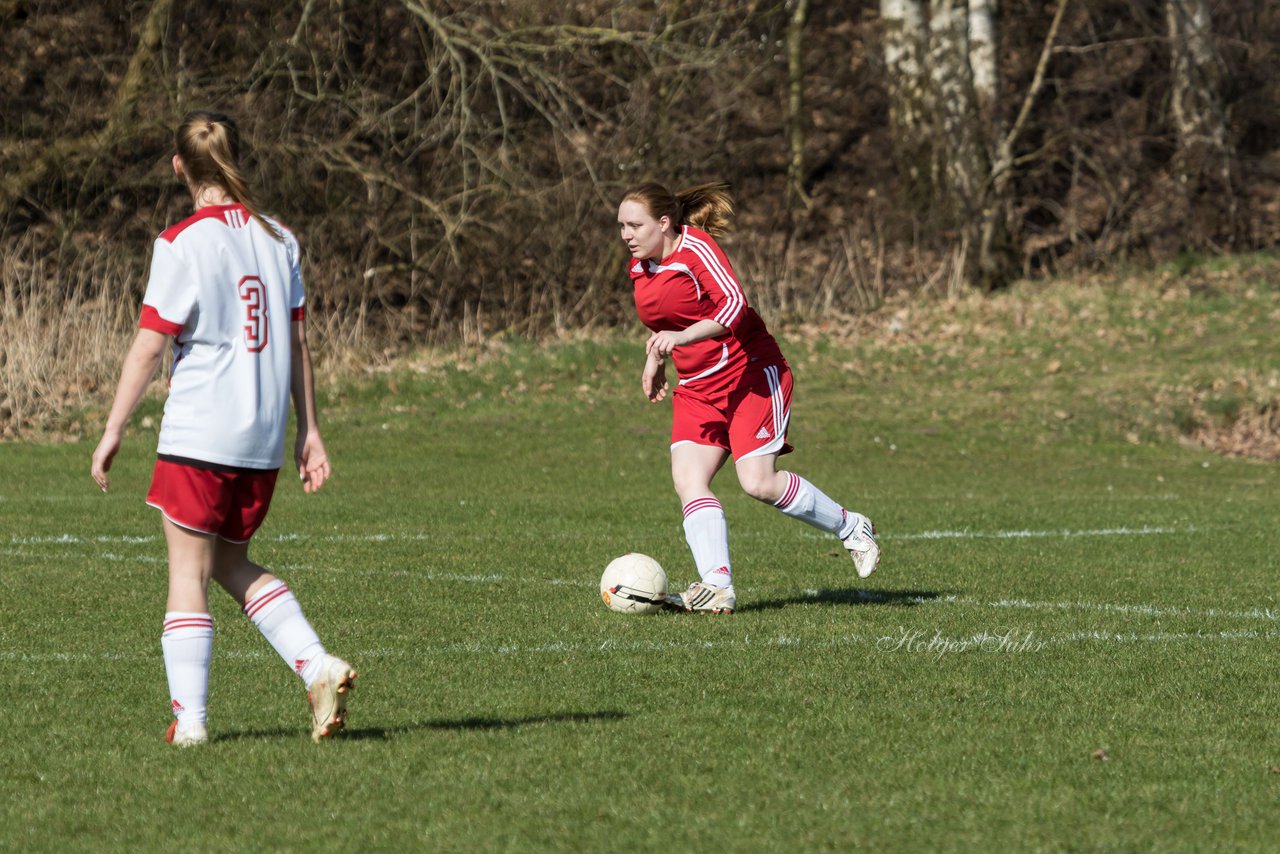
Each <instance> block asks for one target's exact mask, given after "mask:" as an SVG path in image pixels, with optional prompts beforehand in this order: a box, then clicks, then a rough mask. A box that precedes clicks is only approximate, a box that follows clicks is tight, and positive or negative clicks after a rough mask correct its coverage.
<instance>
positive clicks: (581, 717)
mask: <svg viewBox="0 0 1280 854" xmlns="http://www.w3.org/2000/svg"><path fill="white" fill-rule="evenodd" d="M625 717H627V713H626V712H620V711H616V710H613V709H606V710H604V711H599V712H559V713H557V714H549V715H528V716H526V717H522V718H482V717H471V718H457V719H454V720H435V721H415V722H413V723H408V724H402V725H400V726H390V727H349V728H347V730H346V731H345V732H343V734H342V735H341V736H339V738H338V740H340V741H365V740H372V741H381V740H385V739H387V738H389V737H390V736H393V735H398V734H401V733H409V732H418V731H421V730H426V729H446V730H499V729H518V728H520V727H524V726H533V725H536V724H566V723H567V724H585V723H591V722H592V721H620V720H622V719H623V718H625ZM299 735H302V736H305V735H306V733H305V732H301V731H299V730H298V729H296V728H295V729H268V730H245V731H244V732H229V733H224V734H221V735H215V736H213V740H214V741H239V740H242V739H255V738H260V739H268V738H298V737H299Z"/></svg>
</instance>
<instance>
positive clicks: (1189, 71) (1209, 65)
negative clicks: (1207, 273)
mask: <svg viewBox="0 0 1280 854" xmlns="http://www.w3.org/2000/svg"><path fill="white" fill-rule="evenodd" d="M1165 19H1166V21H1167V23H1168V32H1169V52H1170V59H1171V63H1172V69H1171V70H1172V75H1171V81H1170V83H1171V92H1170V98H1169V101H1170V107H1171V110H1172V112H1173V122H1174V126H1175V128H1176V130H1177V134H1178V153H1177V156H1176V157H1175V159H1174V168H1175V170H1176V173H1177V177H1178V180H1179V182H1180V183H1181V185H1182V188H1183V193H1184V196H1185V198H1186V200H1187V203H1188V206H1189V208H1190V209H1191V210H1192V211H1193V212H1194V214H1196V215H1198V216H1197V218H1198V219H1200V220H1201V224H1200V226H1198V227H1195V228H1194V230H1195V231H1199V230H1200V228H1201V227H1203V228H1205V229H1207V231H1208V232H1209V233H1212V232H1213V231H1215V230H1217V229H1216V226H1217V225H1218V223H1216V222H1214V220H1215V219H1216V217H1217V216H1218V215H1225V217H1226V219H1227V223H1228V224H1231V223H1233V222H1234V220H1235V218H1236V216H1235V215H1236V205H1235V200H1234V195H1233V193H1232V192H1231V158H1232V152H1231V146H1230V144H1229V143H1228V141H1227V124H1226V118H1225V116H1224V113H1223V108H1222V95H1221V89H1222V67H1223V66H1222V61H1221V59H1220V58H1219V57H1218V53H1217V51H1216V50H1215V48H1214V45H1213V41H1212V24H1211V23H1210V20H1209V8H1208V6H1207V4H1206V3H1205V0H1166V3H1165ZM1205 195H1211V196H1212V198H1213V199H1214V201H1215V202H1217V203H1218V204H1220V205H1222V206H1224V207H1225V209H1224V208H1223V207H1219V208H1217V210H1216V211H1214V210H1212V208H1211V207H1210V208H1209V209H1206V206H1202V205H1200V204H1198V202H1199V201H1200V198H1199V197H1202V196H1205ZM1206 213H1207V214H1208V216H1207V222H1206V221H1205V220H1206V217H1205V216H1204V215H1205V214H1206ZM1207 238H1208V239H1211V238H1209V236H1208V235H1206V234H1202V235H1199V236H1198V239H1197V242H1201V241H1203V240H1205V239H1207Z"/></svg>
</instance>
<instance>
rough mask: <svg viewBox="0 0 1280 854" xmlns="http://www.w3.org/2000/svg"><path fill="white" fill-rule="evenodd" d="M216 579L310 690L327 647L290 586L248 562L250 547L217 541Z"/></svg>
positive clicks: (215, 557) (214, 573)
mask: <svg viewBox="0 0 1280 854" xmlns="http://www.w3.org/2000/svg"><path fill="white" fill-rule="evenodd" d="M213 578H214V580H215V581H217V582H218V584H220V585H221V586H222V589H223V590H226V591H227V593H228V594H230V596H231V598H232V599H235V600H236V602H237V603H238V604H239V605H240V607H241V608H243V609H244V613H245V615H246V616H247V617H248V618H249V619H250V620H252V621H253V624H254V625H255V626H257V627H258V631H260V632H262V636H263V637H265V638H266V639H267V642H268V643H270V644H271V646H272V647H273V648H274V649H275V651H276V652H277V653H279V655H280V657H281V658H283V659H284V662H285V664H287V665H289V667H291V668H292V669H293V671H294V672H295V673H297V674H298V676H300V677H301V678H302V681H303V682H304V683H305V684H306V686H307V687H308V688H310V687H311V683H312V682H314V681H315V679H316V676H317V674H318V673H319V672H320V670H321V668H322V666H323V659H324V657H325V650H324V645H323V644H321V643H320V638H319V636H317V635H316V632H315V629H313V628H312V627H311V624H310V623H309V622H307V618H306V617H305V616H304V615H303V613H302V606H301V605H299V604H298V600H297V599H296V598H294V595H293V592H292V591H291V590H290V589H289V585H287V584H285V583H284V582H283V581H281V580H280V579H278V578H276V577H275V576H274V575H272V574H271V573H269V572H267V571H266V570H265V569H263V568H262V567H261V566H258V565H257V564H256V563H254V562H253V561H251V560H249V544H248V543H232V542H228V541H226V540H218V541H217V544H216V546H215V548H214V564H213Z"/></svg>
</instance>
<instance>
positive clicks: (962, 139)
mask: <svg viewBox="0 0 1280 854" xmlns="http://www.w3.org/2000/svg"><path fill="white" fill-rule="evenodd" d="M929 5H930V10H929V51H928V55H927V63H928V68H929V79H930V84H931V85H930V92H929V102H928V103H929V113H930V116H929V118H930V122H929V124H930V125H931V129H932V131H933V143H934V156H933V164H932V177H933V183H934V186H935V187H936V188H937V191H938V195H939V196H940V197H941V198H942V199H944V200H945V202H946V207H947V209H948V210H949V211H950V212H951V215H952V217H953V221H954V222H955V223H957V224H958V225H959V226H960V227H961V228H963V227H965V226H966V224H967V223H968V222H970V221H971V220H972V216H973V215H974V214H975V213H977V211H978V210H979V209H980V208H981V206H982V205H981V194H982V193H983V190H984V185H985V184H986V181H987V178H988V176H989V175H990V168H989V166H988V163H989V159H988V157H987V153H986V145H985V135H984V133H983V130H984V129H983V127H982V119H981V117H980V115H979V112H978V105H977V102H976V99H975V97H974V87H973V73H972V71H971V69H970V67H969V16H968V14H967V9H966V4H965V2H964V0H930V4H929Z"/></svg>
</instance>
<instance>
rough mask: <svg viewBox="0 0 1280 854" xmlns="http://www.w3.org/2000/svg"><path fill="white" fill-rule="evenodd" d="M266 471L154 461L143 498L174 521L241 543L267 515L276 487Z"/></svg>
mask: <svg viewBox="0 0 1280 854" xmlns="http://www.w3.org/2000/svg"><path fill="white" fill-rule="evenodd" d="M277 474H279V470H278V469H277V470H272V471H250V470H243V469H241V470H237V471H214V470H210V469H205V468H197V467H196V466H195V465H186V464H183V463H176V462H173V461H172V460H156V469H155V473H154V474H152V476H151V489H150V491H149V492H147V503H148V504H150V505H151V506H152V507H154V508H156V509H157V510H159V511H160V512H161V513H163V514H164V515H165V518H166V519H168V520H169V521H170V522H173V523H174V524H175V525H180V526H182V527H183V528H188V529H190V530H192V531H197V532H199V533H201V534H215V535H217V536H219V537H221V538H222V539H224V540H227V541H228V542H232V543H247V542H249V539H250V538H251V537H253V532H254V531H256V530H258V528H259V527H260V526H261V525H262V521H263V520H264V519H266V518H267V509H268V508H269V507H270V506H271V496H272V494H273V493H275V489H276V475H277Z"/></svg>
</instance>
